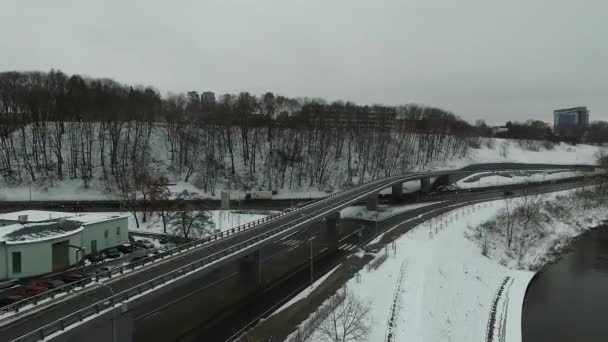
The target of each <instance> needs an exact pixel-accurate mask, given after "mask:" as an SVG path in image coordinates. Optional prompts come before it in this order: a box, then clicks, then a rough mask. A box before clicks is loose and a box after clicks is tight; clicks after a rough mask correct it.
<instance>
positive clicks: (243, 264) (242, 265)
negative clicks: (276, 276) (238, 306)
mask: <svg viewBox="0 0 608 342" xmlns="http://www.w3.org/2000/svg"><path fill="white" fill-rule="evenodd" d="M239 277H240V279H241V283H243V284H245V285H253V286H255V287H257V286H259V285H261V284H262V257H261V254H260V250H259V249H258V250H256V251H255V252H253V253H252V254H249V255H246V256H244V257H242V258H241V260H240V262H239Z"/></svg>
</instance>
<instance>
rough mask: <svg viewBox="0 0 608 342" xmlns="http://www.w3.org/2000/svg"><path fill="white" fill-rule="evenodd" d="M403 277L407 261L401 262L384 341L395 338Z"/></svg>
mask: <svg viewBox="0 0 608 342" xmlns="http://www.w3.org/2000/svg"><path fill="white" fill-rule="evenodd" d="M403 278H405V261H403V262H402V263H401V269H400V270H399V277H398V278H397V286H396V287H395V292H394V293H393V304H391V309H390V314H389V316H388V322H387V326H386V335H385V337H384V341H386V342H393V341H394V340H395V331H394V330H395V328H396V327H397V319H398V318H399V310H400V309H401V308H400V306H399V304H400V302H401V288H402V286H403Z"/></svg>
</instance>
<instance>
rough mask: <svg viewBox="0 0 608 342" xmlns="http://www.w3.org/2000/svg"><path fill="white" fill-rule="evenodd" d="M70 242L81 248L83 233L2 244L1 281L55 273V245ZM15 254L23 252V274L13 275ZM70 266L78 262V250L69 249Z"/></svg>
mask: <svg viewBox="0 0 608 342" xmlns="http://www.w3.org/2000/svg"><path fill="white" fill-rule="evenodd" d="M62 241H69V244H70V245H76V246H80V243H81V241H82V232H76V233H74V234H72V235H70V236H66V237H61V238H57V239H52V240H45V241H40V242H33V243H19V244H9V245H7V244H5V243H2V244H0V279H13V278H25V277H32V276H36V275H38V274H44V273H50V272H52V271H53V244H54V243H57V242H62ZM13 252H21V272H20V273H13V259H12V258H13ZM68 257H69V263H70V265H74V264H75V263H77V262H78V259H77V255H76V249H75V248H69V249H68Z"/></svg>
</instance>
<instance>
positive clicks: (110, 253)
mask: <svg viewBox="0 0 608 342" xmlns="http://www.w3.org/2000/svg"><path fill="white" fill-rule="evenodd" d="M104 254H105V255H106V257H108V258H110V259H115V258H118V257H120V252H119V251H118V249H117V248H109V249H106V251H105V252H104Z"/></svg>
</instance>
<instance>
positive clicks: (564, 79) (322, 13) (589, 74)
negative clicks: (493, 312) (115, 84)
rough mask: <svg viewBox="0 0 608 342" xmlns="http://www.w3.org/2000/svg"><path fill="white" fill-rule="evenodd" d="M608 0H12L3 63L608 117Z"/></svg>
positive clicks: (175, 83) (497, 114) (161, 84)
mask: <svg viewBox="0 0 608 342" xmlns="http://www.w3.org/2000/svg"><path fill="white" fill-rule="evenodd" d="M607 12H608V1H605V0H576V1H575V0H508V1H505V0H500V1H493V0H458V1H456V0H402V1H397V0H376V1H370V0H366V1H359V0H255V1H254V0H190V1H153V0H147V1H133V0H129V1H125V0H120V1H113V0H112V1H109V0H104V1H86V0H74V1H66V0H61V1H59V0H53V1H44V0H40V1H28V0H18V1H13V0H0V32H1V33H0V70H44V71H48V70H50V69H51V68H56V69H61V70H63V71H64V72H66V73H70V74H72V73H79V74H84V75H89V76H96V77H111V78H114V79H116V80H118V81H120V82H123V83H129V84H146V85H153V86H155V87H156V88H158V89H159V90H160V91H161V92H162V93H166V92H182V91H188V90H197V91H202V90H212V91H215V92H216V93H218V94H219V93H224V92H239V91H243V90H247V91H250V92H253V93H256V94H259V93H262V92H264V91H266V90H269V91H273V92H275V93H278V94H284V95H287V96H309V97H323V98H326V99H328V100H336V99H344V100H351V101H354V102H356V103H358V104H372V103H383V104H401V103H410V102H416V103H421V104H427V105H433V106H438V107H442V108H444V109H447V110H451V111H453V112H454V113H456V114H457V115H460V116H461V117H463V118H465V119H467V120H471V121H473V120H476V119H485V120H486V121H487V122H488V123H493V124H494V123H495V124H498V123H504V122H505V121H506V120H525V119H527V118H532V117H533V118H536V119H541V120H544V121H551V120H552V111H553V109H556V108H560V107H568V106H579V105H586V106H588V107H589V109H590V110H591V120H597V119H603V120H608V104H607V102H606V101H607V100H608V66H607V62H608V22H607V20H606V13H607Z"/></svg>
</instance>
